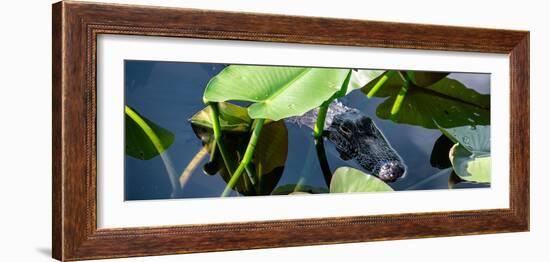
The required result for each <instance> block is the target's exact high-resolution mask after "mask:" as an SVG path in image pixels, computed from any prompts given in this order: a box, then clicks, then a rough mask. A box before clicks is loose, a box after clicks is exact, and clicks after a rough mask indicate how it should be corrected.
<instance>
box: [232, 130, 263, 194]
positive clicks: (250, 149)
mask: <svg viewBox="0 0 550 262" xmlns="http://www.w3.org/2000/svg"><path fill="white" fill-rule="evenodd" d="M264 122H265V119H258V120H257V121H256V126H255V127H254V130H253V131H252V136H250V141H249V142H248V146H247V147H246V151H245V152H244V156H243V159H242V160H241V163H240V164H239V166H238V167H237V170H235V173H233V175H232V176H231V179H229V182H227V185H226V186H225V189H224V190H223V193H222V195H221V197H226V196H228V195H229V193H230V192H231V189H232V188H233V187H235V184H237V181H238V180H239V178H240V176H241V174H242V173H243V171H244V170H245V168H246V166H247V165H248V163H250V161H251V160H252V157H253V156H254V150H255V149H256V143H257V142H258V139H259V138H260V133H261V132H262V127H263V125H264Z"/></svg>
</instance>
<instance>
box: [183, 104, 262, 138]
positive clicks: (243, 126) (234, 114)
mask: <svg viewBox="0 0 550 262" xmlns="http://www.w3.org/2000/svg"><path fill="white" fill-rule="evenodd" d="M218 110H219V112H220V113H219V119H220V126H221V128H222V130H223V131H230V132H248V131H249V130H250V125H251V123H252V119H250V117H249V116H248V113H247V111H246V108H242V107H240V106H236V105H234V104H230V103H218ZM211 112H212V109H211V108H210V107H206V108H204V109H203V110H201V111H199V112H198V113H196V114H195V115H194V116H193V117H191V119H189V121H190V122H191V123H192V124H193V125H199V126H203V127H205V128H209V129H212V118H211Z"/></svg>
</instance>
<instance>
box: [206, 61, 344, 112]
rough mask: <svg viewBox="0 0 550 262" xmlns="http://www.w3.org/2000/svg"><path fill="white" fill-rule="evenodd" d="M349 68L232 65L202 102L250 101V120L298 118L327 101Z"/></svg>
mask: <svg viewBox="0 0 550 262" xmlns="http://www.w3.org/2000/svg"><path fill="white" fill-rule="evenodd" d="M349 72H350V70H349V69H330V68H304V67H282V66H247V65H231V66H228V67H226V68H225V69H224V70H223V71H221V72H220V73H219V74H218V75H216V76H215V77H213V78H212V79H211V80H210V82H209V83H208V85H207V87H206V90H205V92H204V100H205V101H209V102H223V101H229V100H240V101H248V102H253V104H252V105H250V106H249V107H248V115H249V116H250V117H251V118H254V119H256V118H266V119H271V120H280V119H283V118H287V117H291V116H300V115H303V114H304V113H306V112H307V111H309V110H312V109H314V108H316V107H319V106H320V105H321V104H322V103H324V102H325V101H327V100H329V98H331V97H332V96H333V95H334V94H335V93H336V92H338V91H340V90H341V89H342V85H343V83H344V82H345V80H346V78H347V77H348V74H349Z"/></svg>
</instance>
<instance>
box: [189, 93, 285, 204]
mask: <svg viewBox="0 0 550 262" xmlns="http://www.w3.org/2000/svg"><path fill="white" fill-rule="evenodd" d="M218 108H219V109H220V110H219V111H220V112H219V113H220V114H219V118H220V126H221V129H222V134H223V136H222V139H223V141H224V143H225V145H226V147H227V150H228V154H229V156H228V157H230V158H231V159H232V160H233V161H234V162H235V163H238V162H240V160H241V157H242V156H243V155H244V152H245V150H246V146H247V144H248V141H249V139H250V131H251V129H252V128H253V120H252V119H250V118H249V117H248V115H247V110H246V108H242V107H239V106H236V105H233V104H230V103H219V105H218ZM210 117H211V115H210V107H206V108H204V109H203V110H201V111H200V112H198V113H196V114H195V115H194V116H193V117H192V118H191V119H190V122H191V125H192V128H193V131H194V132H195V134H196V135H197V137H198V138H199V139H201V141H202V142H203V144H204V145H205V146H206V147H207V149H208V150H209V152H212V149H213V147H214V143H215V141H214V137H213V130H212V121H211V118H210ZM287 154H288V131H287V128H286V126H285V124H284V121H267V122H266V123H265V125H264V127H263V129H262V132H261V134H260V138H259V139H258V142H257V144H256V150H255V154H254V158H253V159H252V162H251V164H249V168H248V169H247V173H246V174H245V175H243V176H241V177H240V178H239V180H238V181H237V184H236V186H235V189H236V190H237V191H238V192H239V193H241V194H244V195H268V194H271V192H272V191H273V189H274V188H275V186H276V185H277V183H278V182H279V179H280V178H281V175H282V174H283V170H284V164H285V161H286V157H287ZM204 169H205V172H207V173H209V174H215V173H219V174H220V175H221V176H222V178H223V179H224V180H225V181H226V182H228V181H229V180H230V178H231V174H229V172H228V171H227V168H226V167H225V165H224V162H223V159H222V158H221V156H220V154H219V152H218V151H217V150H214V156H211V161H210V162H209V163H207V164H206V165H205V167H204Z"/></svg>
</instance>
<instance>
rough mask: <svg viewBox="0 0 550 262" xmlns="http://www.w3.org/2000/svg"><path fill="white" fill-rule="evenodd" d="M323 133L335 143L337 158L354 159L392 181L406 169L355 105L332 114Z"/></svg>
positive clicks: (380, 133) (387, 180)
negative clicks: (329, 122)
mask: <svg viewBox="0 0 550 262" xmlns="http://www.w3.org/2000/svg"><path fill="white" fill-rule="evenodd" d="M325 136H326V137H327V138H328V139H329V140H330V141H331V142H332V143H334V145H335V146H336V150H337V151H338V152H339V153H340V158H342V159H343V160H350V159H354V160H355V161H357V163H358V164H359V165H361V166H362V167H363V168H364V169H365V170H366V171H368V172H369V173H371V174H373V175H376V176H377V177H378V178H380V179H381V180H383V181H385V182H393V181H395V180H397V179H398V178H400V177H402V176H404V175H405V173H406V166H405V164H404V162H403V160H402V158H401V157H400V156H399V154H397V152H396V151H395V150H394V149H393V148H392V147H391V146H390V144H389V143H388V141H387V140H386V138H385V137H384V135H383V134H382V132H381V131H380V130H379V129H378V127H377V126H376V125H375V124H374V122H373V121H372V119H370V118H369V117H367V116H365V115H363V114H362V113H361V112H360V111H359V110H357V109H351V110H349V111H347V112H344V113H341V114H338V115H336V116H334V118H333V119H332V123H331V124H330V126H329V127H328V128H327V129H326V132H325Z"/></svg>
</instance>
